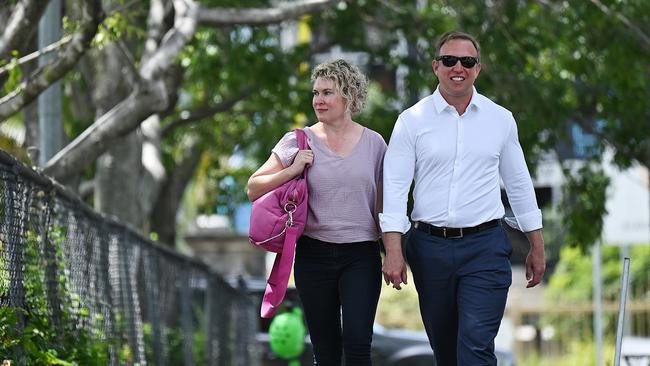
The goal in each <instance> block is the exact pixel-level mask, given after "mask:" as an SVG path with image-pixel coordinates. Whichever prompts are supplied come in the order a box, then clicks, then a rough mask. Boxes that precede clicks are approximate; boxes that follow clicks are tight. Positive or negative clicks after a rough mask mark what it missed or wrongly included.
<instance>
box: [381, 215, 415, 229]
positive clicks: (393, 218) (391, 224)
mask: <svg viewBox="0 0 650 366" xmlns="http://www.w3.org/2000/svg"><path fill="white" fill-rule="evenodd" d="M379 226H380V227H381V231H382V232H384V233H387V232H393V231H395V232H400V233H402V234H404V233H406V232H407V231H408V230H409V228H410V227H411V222H410V221H409V218H408V217H407V216H406V215H405V214H401V215H400V214H388V213H380V214H379Z"/></svg>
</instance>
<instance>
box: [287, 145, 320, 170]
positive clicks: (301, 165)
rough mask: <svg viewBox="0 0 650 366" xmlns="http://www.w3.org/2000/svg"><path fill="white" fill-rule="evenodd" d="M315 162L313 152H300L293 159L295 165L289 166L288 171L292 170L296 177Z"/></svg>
mask: <svg viewBox="0 0 650 366" xmlns="http://www.w3.org/2000/svg"><path fill="white" fill-rule="evenodd" d="M313 162H314V152H313V151H311V150H299V151H298V153H297V154H296V157H295V158H294V159H293V163H292V164H291V165H290V166H289V168H288V169H291V172H292V173H295V174H294V176H297V175H300V174H302V171H303V170H305V167H306V166H307V165H311V164H312V163H313Z"/></svg>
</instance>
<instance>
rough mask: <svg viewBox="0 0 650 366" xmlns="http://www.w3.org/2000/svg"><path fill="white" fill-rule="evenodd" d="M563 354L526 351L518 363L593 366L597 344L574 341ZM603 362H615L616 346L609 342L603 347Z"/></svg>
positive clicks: (607, 363) (550, 365) (609, 363)
mask: <svg viewBox="0 0 650 366" xmlns="http://www.w3.org/2000/svg"><path fill="white" fill-rule="evenodd" d="M566 348H567V352H566V354H564V355H562V356H550V357H549V356H548V355H543V354H539V353H537V352H526V353H524V354H523V355H522V356H521V357H519V358H518V359H517V363H518V364H521V365H526V366H593V365H595V364H596V345H595V344H594V343H593V342H589V341H584V340H583V341H572V342H570V344H568V345H567V347H566ZM601 352H602V355H603V363H604V364H605V365H613V364H614V346H613V343H610V342H608V343H607V344H605V345H604V346H603V349H602V351H601Z"/></svg>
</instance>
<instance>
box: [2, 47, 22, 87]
mask: <svg viewBox="0 0 650 366" xmlns="http://www.w3.org/2000/svg"><path fill="white" fill-rule="evenodd" d="M0 66H2V67H6V68H7V69H8V71H7V74H8V76H7V80H6V81H5V82H4V84H3V86H2V89H3V90H2V94H3V95H6V94H8V93H9V92H11V91H12V90H14V89H16V88H17V87H18V85H19V84H20V80H21V79H22V78H23V73H22V70H21V68H20V67H18V52H16V51H14V52H13V57H12V58H11V59H10V60H9V62H5V61H4V60H1V61H0Z"/></svg>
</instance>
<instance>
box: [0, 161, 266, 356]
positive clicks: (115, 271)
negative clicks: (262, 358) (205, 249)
mask: <svg viewBox="0 0 650 366" xmlns="http://www.w3.org/2000/svg"><path fill="white" fill-rule="evenodd" d="M0 220H2V221H1V222H0V360H11V361H13V363H12V365H14V364H16V365H28V364H46V362H47V364H61V365H63V364H66V363H55V361H56V360H63V361H67V362H71V364H79V365H91V364H92V365H124V364H126V365H136V364H137V365H147V364H149V365H220V366H230V365H242V366H244V365H245V366H249V365H256V364H258V362H259V361H258V360H257V359H258V358H259V357H257V355H256V353H257V351H256V347H255V343H254V342H255V331H256V322H257V315H256V311H255V309H254V307H253V306H254V305H253V303H252V302H251V301H250V300H249V299H248V298H247V297H246V295H245V294H244V293H242V292H240V291H238V290H235V289H233V288H232V287H231V286H230V285H229V284H228V283H226V282H225V281H224V280H223V279H222V278H221V277H220V276H219V275H217V274H216V273H214V272H213V271H211V270H210V269H209V267H208V266H206V265H205V264H203V263H201V262H199V261H196V260H194V259H191V258H189V257H187V256H183V255H180V254H178V253H176V252H174V251H172V250H170V249H167V248H165V247H162V246H160V245H157V244H155V243H153V242H151V241H150V240H148V239H146V238H144V237H143V236H141V235H140V234H138V233H137V232H136V231H135V230H132V229H130V228H129V227H128V226H127V225H124V224H122V223H119V222H116V221H115V220H112V219H108V218H106V217H103V216H101V215H100V214H98V213H96V212H94V211H93V210H91V209H90V208H88V206H87V205H85V204H84V203H83V202H82V201H81V200H80V199H79V198H77V197H76V196H75V195H73V194H70V193H69V191H67V190H66V189H64V188H62V187H61V186H60V185H58V184H56V183H54V182H53V181H51V180H50V179H48V178H47V177H45V176H43V175H41V174H38V173H36V172H34V171H33V170H32V169H30V168H27V167H26V166H24V165H23V164H22V163H20V162H18V161H17V160H16V159H15V158H13V157H12V156H10V155H8V154H6V153H4V152H2V151H0ZM53 360H54V361H53Z"/></svg>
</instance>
